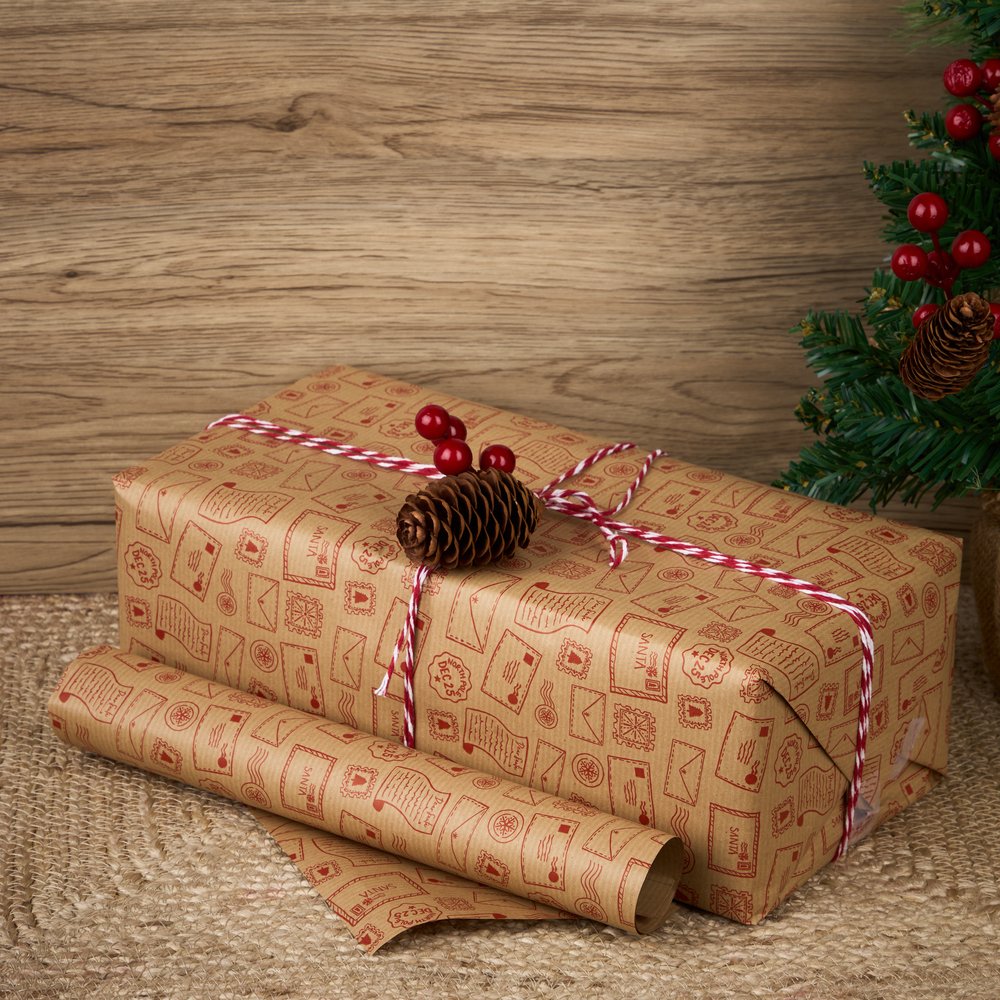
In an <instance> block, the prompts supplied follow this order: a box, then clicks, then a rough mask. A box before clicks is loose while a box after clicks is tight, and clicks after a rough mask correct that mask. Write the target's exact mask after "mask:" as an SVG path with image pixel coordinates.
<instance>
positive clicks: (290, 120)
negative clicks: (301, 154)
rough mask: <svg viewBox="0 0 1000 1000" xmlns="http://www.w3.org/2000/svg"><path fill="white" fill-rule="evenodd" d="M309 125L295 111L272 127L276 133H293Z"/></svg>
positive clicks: (306, 119)
mask: <svg viewBox="0 0 1000 1000" xmlns="http://www.w3.org/2000/svg"><path fill="white" fill-rule="evenodd" d="M308 124H309V119H308V118H305V117H303V116H302V115H300V114H299V113H298V112H296V111H292V112H291V113H290V114H287V115H285V116H284V117H283V118H279V119H278V120H277V121H276V122H275V123H274V127H275V129H276V130H277V131H278V132H295V131H297V130H298V129H300V128H305V127H306V125H308Z"/></svg>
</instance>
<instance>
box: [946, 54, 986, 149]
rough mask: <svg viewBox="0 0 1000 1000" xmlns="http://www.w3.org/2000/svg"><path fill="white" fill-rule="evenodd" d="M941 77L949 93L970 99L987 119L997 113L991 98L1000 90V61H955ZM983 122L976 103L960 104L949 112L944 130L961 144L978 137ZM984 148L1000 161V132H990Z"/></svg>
mask: <svg viewBox="0 0 1000 1000" xmlns="http://www.w3.org/2000/svg"><path fill="white" fill-rule="evenodd" d="M942 78H943V80H944V85H945V88H946V89H947V91H948V93H949V94H954V95H955V96H956V97H970V98H972V100H973V101H975V102H976V103H977V104H979V105H981V106H982V107H984V108H985V109H986V114H987V116H989V115H992V114H993V113H994V111H995V110H996V109H995V107H994V103H995V101H991V99H990V98H991V97H992V96H993V95H995V94H996V92H997V90H998V89H1000V59H987V60H986V61H985V62H984V63H983V64H982V66H977V65H976V64H975V63H974V62H973V61H972V60H971V59H956V60H955V61H954V62H953V63H949V64H948V65H947V66H946V67H945V70H944V73H943V74H942ZM984 94H985V96H983V95H984ZM984 120H985V119H984V116H983V112H982V111H980V110H979V108H977V107H976V105H975V104H968V103H964V102H963V103H962V104H956V105H955V106H954V107H953V108H950V109H949V110H948V112H947V114H946V115H945V116H944V127H945V129H946V130H947V132H948V135H950V136H951V137H952V139H956V140H958V141H959V142H962V141H964V140H966V139H973V138H975V137H976V136H977V135H979V133H980V132H981V131H982V128H983V122H984ZM994 122H995V119H994ZM987 145H988V147H989V151H990V153H991V154H992V155H993V156H995V157H996V158H997V159H998V160H1000V129H996V128H994V129H993V131H992V132H991V134H990V137H989V140H988V142H987Z"/></svg>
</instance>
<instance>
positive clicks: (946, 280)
mask: <svg viewBox="0 0 1000 1000" xmlns="http://www.w3.org/2000/svg"><path fill="white" fill-rule="evenodd" d="M957 275H958V265H957V264H956V263H955V258H954V257H952V255H951V254H950V253H948V251H947V250H932V251H931V252H930V253H929V254H928V255H927V274H926V276H925V277H926V278H927V281H928V283H929V284H931V285H937V286H938V287H939V288H944V287H945V286H947V285H949V284H951V282H953V281H954V280H955V277H956V276H957Z"/></svg>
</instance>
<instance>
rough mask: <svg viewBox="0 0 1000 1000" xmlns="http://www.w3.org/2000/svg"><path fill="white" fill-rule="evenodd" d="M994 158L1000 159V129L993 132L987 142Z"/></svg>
mask: <svg viewBox="0 0 1000 1000" xmlns="http://www.w3.org/2000/svg"><path fill="white" fill-rule="evenodd" d="M986 145H987V147H988V148H989V151H990V155H991V156H992V157H993V159H994V160H1000V130H998V131H995V132H993V134H992V135H991V136H990V141H989V142H988V143H987V144H986Z"/></svg>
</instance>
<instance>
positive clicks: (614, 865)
mask: <svg viewBox="0 0 1000 1000" xmlns="http://www.w3.org/2000/svg"><path fill="white" fill-rule="evenodd" d="M49 714H50V716H51V719H52V725H53V726H54V728H55V729H56V731H57V732H58V733H59V735H60V736H61V737H62V738H63V739H64V740H65V741H66V742H68V743H71V744H73V745H75V746H79V747H82V748H83V749H86V750H91V751H94V752H95V753H99V754H103V755H104V756H107V757H111V758H113V759H115V760H119V761H122V762H124V763H127V764H133V765H135V766H138V767H142V768H145V769H146V770H149V771H153V772H155V773H158V774H162V775H166V776H168V777H171V778H175V779H176V780H178V781H182V782H185V783H187V784H190V785H194V786H196V787H199V788H204V789H207V790H209V791H211V792H215V793H217V794H219V795H224V796H226V797H227V798H230V799H235V800H237V801H239V802H244V803H246V804H247V805H250V806H252V807H255V811H256V812H257V814H258V818H260V819H261V821H262V822H263V824H264V826H265V828H266V829H267V830H268V831H269V832H270V833H271V834H272V835H273V836H274V837H275V839H276V840H277V841H278V843H279V844H280V845H281V847H282V848H283V849H284V850H285V852H286V853H287V854H289V856H290V857H291V858H292V860H293V861H295V862H296V864H297V865H299V867H300V868H302V869H303V870H304V871H305V872H306V875H307V877H308V878H309V880H310V881H311V882H312V884H313V885H314V886H315V887H316V889H317V890H318V891H319V892H320V893H321V894H322V895H323V896H324V897H325V899H326V901H327V903H328V905H329V906H330V907H331V908H332V909H333V910H334V911H335V912H336V913H337V914H338V915H339V916H340V917H342V918H343V919H344V921H345V922H346V923H347V924H348V925H349V926H350V928H351V930H352V932H353V933H354V935H355V937H356V939H357V940H358V942H359V943H360V944H362V945H363V946H364V947H366V948H367V949H368V950H369V951H374V950H376V949H377V948H378V947H379V946H380V945H382V944H384V943H385V942H386V941H389V940H391V939H392V938H393V937H395V936H396V935H397V934H399V933H401V932H402V931H403V930H405V929H407V928H408V927H413V926H416V925H418V924H422V923H427V922H429V921H433V920H442V919H449V918H475V917H479V918H504V917H509V918H517V919H546V918H552V917H559V916H566V915H568V914H570V913H572V914H579V915H581V916H585V917H589V918H591V919H594V920H599V921H602V922H604V923H608V924H611V925H613V926H616V927H621V928H624V929H626V930H629V931H632V932H636V933H642V932H648V931H651V930H655V929H656V928H657V927H659V926H660V925H661V924H662V923H663V921H664V919H665V918H666V914H667V910H668V908H669V905H670V901H671V898H672V897H673V894H674V889H675V888H676V885H677V880H678V876H679V869H680V863H681V858H682V847H681V843H680V841H679V840H678V839H677V838H675V837H671V836H670V835H669V834H666V833H662V832H660V831H657V830H653V829H650V828H649V827H648V826H643V825H641V824H640V823H636V822H633V821H630V820H626V819H622V818H620V817H614V816H611V815H608V814H606V813H602V812H599V811H598V810H597V809H595V808H593V807H592V806H587V805H585V804H582V803H579V802H571V801H568V800H565V799H560V798H557V797H555V796H553V795H548V794H546V793H544V792H539V791H536V790H533V789H531V788H528V787H525V786H522V785H518V784H515V783H513V782H510V781H504V780H501V779H500V778H496V777H494V776H491V775H485V774H481V773H478V772H476V771H473V770H471V769H469V768H467V767H463V766H461V765H458V764H454V763H452V762H451V761H450V760H448V759H446V758H444V757H436V756H431V755H429V754H426V753H421V752H419V751H416V750H410V749H407V748H405V747H403V746H401V745H399V744H398V743H395V742H393V741H390V740H386V739H381V738H379V737H375V736H372V735H370V734H368V733H364V732H359V731H357V730H354V729H351V728H349V727H347V726H343V725H340V724H338V723H334V722H330V721H328V720H326V719H323V718H319V717H317V716H314V715H310V714H308V713H306V712H302V711H299V710H298V709H294V708H288V707H287V706H284V705H280V704H274V703H272V702H269V701H266V700H265V699H263V698H260V697H258V696H256V695H252V694H247V693H246V692H243V691H238V690H235V689H233V688H229V687H226V686H225V685H222V684H219V683H216V682H214V681H209V680H205V679H203V678H200V677H196V676H195V675H193V674H188V673H185V672H183V671H181V670H179V669H176V668H172V667H165V666H164V665H163V664H161V663H156V662H153V661H149V660H144V659H142V658H141V657H138V656H135V655H132V654H128V653H124V652H122V651H120V650H115V649H111V648H110V647H106V646H105V647H99V648H98V649H96V650H91V651H89V652H87V653H84V654H82V655H81V656H80V657H78V658H77V659H76V660H74V661H73V662H72V663H71V664H70V665H69V666H68V667H67V668H66V671H65V673H64V674H63V677H62V679H61V680H60V682H59V684H58V686H57V688H56V690H55V691H54V693H53V695H52V697H51V699H50V701H49ZM324 831H325V832H324ZM331 835H332V836H331Z"/></svg>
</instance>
